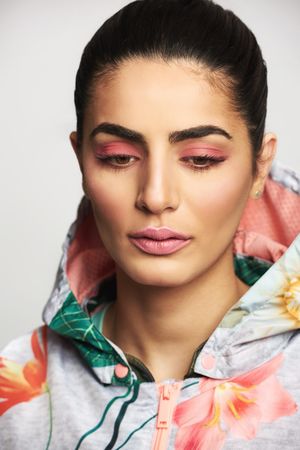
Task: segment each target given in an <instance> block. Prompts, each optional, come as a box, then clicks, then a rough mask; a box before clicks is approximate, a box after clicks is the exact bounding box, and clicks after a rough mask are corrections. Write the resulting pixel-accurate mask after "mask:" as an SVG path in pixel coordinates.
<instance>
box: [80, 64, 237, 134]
mask: <svg viewBox="0 0 300 450" xmlns="http://www.w3.org/2000/svg"><path fill="white" fill-rule="evenodd" d="M219 84H220V86H219ZM225 84H226V83H224V82H223V83H222V84H221V83H218V79H217V78H216V77H215V76H214V75H213V74H212V72H211V71H210V70H209V69H207V68H206V67H204V66H201V65H200V64H196V63H193V62H190V61H186V60H176V61H175V60H171V61H162V60H159V59H144V58H140V59H138V58H135V59H132V60H126V61H124V62H122V63H121V64H120V66H119V67H118V69H116V70H115V71H114V72H113V74H112V76H110V77H109V78H107V79H99V80H97V81H96V82H95V84H94V86H93V90H92V96H91V99H90V102H89V105H88V108H87V111H86V112H87V114H88V115H89V116H90V117H89V118H90V119H91V120H93V121H94V122H96V121H98V122H100V121H101V120H106V121H112V119H113V120H114V121H115V122H118V123H124V120H125V121H126V122H127V124H128V125H129V122H130V125H131V127H132V128H135V129H143V128H144V127H145V123H146V124H148V125H147V127H148V129H149V127H150V123H151V124H153V127H157V125H158V124H161V125H162V124H164V126H165V127H167V128H168V127H169V129H179V128H182V127H184V126H187V127H188V126H189V127H190V126H193V125H194V124H197V125H198V124H199V123H201V122H203V123H211V124H214V125H220V126H221V125H222V126H227V127H229V128H231V131H233V130H234V128H235V127H237V128H238V127H240V126H241V121H242V119H241V117H240V116H239V114H238V113H237V112H236V111H235V109H234V107H233V105H232V99H231V96H230V95H229V92H226V90H225V89H224V88H222V87H221V86H224V85H225ZM193 122H194V123H193Z"/></svg>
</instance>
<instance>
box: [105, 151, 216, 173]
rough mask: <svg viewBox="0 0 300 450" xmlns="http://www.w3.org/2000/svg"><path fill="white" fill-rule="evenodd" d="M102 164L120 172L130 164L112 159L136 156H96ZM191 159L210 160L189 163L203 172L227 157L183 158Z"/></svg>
mask: <svg viewBox="0 0 300 450" xmlns="http://www.w3.org/2000/svg"><path fill="white" fill-rule="evenodd" d="M96 158H97V159H98V160H99V161H100V162H101V163H102V164H104V165H106V166H109V167H110V168H111V169H112V170H114V171H116V172H118V171H120V170H124V168H125V169H126V168H128V167H130V165H125V164H121V165H119V166H116V165H114V164H112V163H111V161H113V160H114V159H116V158H135V157H134V156H131V155H115V156H101V157H100V156H97V157H96ZM190 159H198V160H200V161H201V162H210V163H211V164H209V165H207V166H203V167H201V166H197V165H192V164H188V166H189V167H190V168H191V169H192V170H194V171H196V172H202V171H204V170H209V169H210V168H211V166H214V165H216V164H218V163H220V162H223V161H225V158H223V157H219V158H216V157H215V156H210V155H203V156H187V157H184V158H182V160H184V161H186V160H190Z"/></svg>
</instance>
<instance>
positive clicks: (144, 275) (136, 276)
mask: <svg viewBox="0 0 300 450" xmlns="http://www.w3.org/2000/svg"><path fill="white" fill-rule="evenodd" d="M185 269H186V265H185ZM122 270H123V272H124V273H125V274H126V275H127V276H128V277H129V278H131V279H132V280H133V281H135V282H136V283H139V284H142V285H148V286H160V287H178V286H181V285H183V284H185V283H187V282H188V281H190V278H191V271H190V270H189V271H188V272H185V270H184V268H183V267H178V265H177V267H176V268H175V267H174V266H173V267H172V266H170V267H168V268H167V267H166V268H164V269H163V268H162V267H160V265H159V264H155V263H151V267H147V264H144V265H142V264H141V263H140V264H139V265H138V266H137V267H130V268H129V267H126V268H123V269H122Z"/></svg>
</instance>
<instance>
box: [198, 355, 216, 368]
mask: <svg viewBox="0 0 300 450" xmlns="http://www.w3.org/2000/svg"><path fill="white" fill-rule="evenodd" d="M201 364H202V366H203V367H204V369H206V370H211V369H213V368H214V367H215V365H216V359H215V357H214V356H213V355H210V354H209V353H205V354H204V355H202V357H201Z"/></svg>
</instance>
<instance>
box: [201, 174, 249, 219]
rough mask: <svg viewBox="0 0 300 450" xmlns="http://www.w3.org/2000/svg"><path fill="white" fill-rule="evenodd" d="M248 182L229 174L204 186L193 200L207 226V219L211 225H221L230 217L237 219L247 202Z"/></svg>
mask: <svg viewBox="0 0 300 450" xmlns="http://www.w3.org/2000/svg"><path fill="white" fill-rule="evenodd" d="M248 184H249V183H248V182H247V180H246V181H245V179H242V178H241V177H239V178H238V179H237V178H234V177H233V176H231V177H227V178H224V179H223V180H222V181H220V180H215V183H210V185H209V186H205V187H204V188H203V189H201V195H199V196H197V199H196V202H195V208H197V210H198V211H199V217H201V218H203V220H204V221H206V223H207V226H208V227H209V226H210V224H209V223H208V221H210V222H211V225H213V224H217V225H218V226H221V227H222V226H223V224H225V223H226V222H227V221H230V220H231V218H232V220H238V217H239V216H240V215H241V213H242V211H243V209H244V206H245V204H246V202H247V198H248V188H249V186H248Z"/></svg>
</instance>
